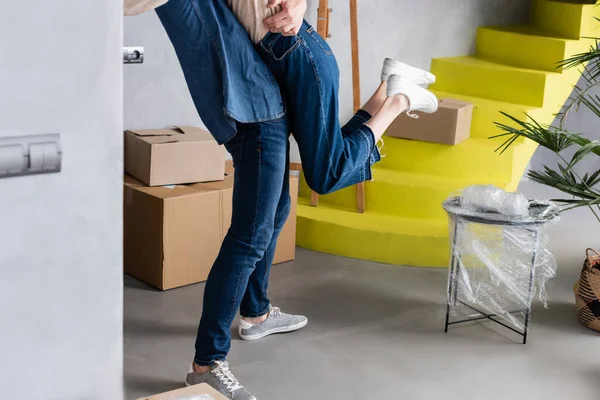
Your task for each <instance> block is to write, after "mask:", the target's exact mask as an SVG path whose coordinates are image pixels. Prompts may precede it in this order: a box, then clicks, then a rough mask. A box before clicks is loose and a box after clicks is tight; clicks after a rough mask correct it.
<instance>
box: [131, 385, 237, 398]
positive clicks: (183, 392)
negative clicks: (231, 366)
mask: <svg viewBox="0 0 600 400" xmlns="http://www.w3.org/2000/svg"><path fill="white" fill-rule="evenodd" d="M192 399H194V400H196V399H198V400H200V399H201V400H226V397H225V396H223V395H222V394H220V393H219V392H217V391H216V390H215V389H213V388H211V387H210V386H208V385H207V384H206V383H202V384H200V385H194V386H189V387H186V388H183V389H178V390H173V391H171V392H166V393H161V394H156V395H154V396H150V397H140V398H139V399H138V400H192Z"/></svg>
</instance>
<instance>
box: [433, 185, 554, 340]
mask: <svg viewBox="0 0 600 400" xmlns="http://www.w3.org/2000/svg"><path fill="white" fill-rule="evenodd" d="M501 192H503V191H502V190H501V189H497V188H493V190H492V189H491V188H490V187H478V188H467V189H465V190H464V191H463V196H467V197H454V198H451V199H449V200H448V201H447V202H445V203H444V208H446V210H447V211H448V213H449V215H450V221H451V223H450V229H451V231H450V233H451V240H452V242H451V243H452V244H453V246H452V260H453V267H451V269H450V282H449V285H450V286H449V289H450V290H449V293H450V294H451V295H450V296H449V302H450V306H451V311H452V314H453V315H454V316H455V317H456V316H458V315H459V316H462V317H465V316H467V317H469V318H470V317H473V316H474V315H477V314H483V315H487V316H492V317H493V318H495V319H498V320H502V322H504V323H507V324H509V325H510V326H512V327H514V328H515V329H517V330H520V331H523V330H524V328H525V317H526V313H527V310H528V309H530V307H531V303H532V300H533V298H534V296H535V295H536V294H537V296H538V297H539V299H540V300H541V301H542V303H543V304H544V306H546V307H547V296H546V290H545V285H546V282H547V281H548V280H549V279H551V278H552V277H554V276H555V275H556V261H555V259H554V257H553V255H552V254H551V253H550V251H549V240H548V228H549V226H551V225H553V224H554V223H556V221H557V220H558V218H557V215H558V211H557V209H556V207H555V206H554V205H552V204H551V203H547V202H546V203H544V202H536V201H530V200H527V198H526V197H525V196H523V195H520V194H509V193H506V192H504V193H501ZM524 201H525V203H524ZM532 267H533V268H532ZM466 314H467V315H466Z"/></svg>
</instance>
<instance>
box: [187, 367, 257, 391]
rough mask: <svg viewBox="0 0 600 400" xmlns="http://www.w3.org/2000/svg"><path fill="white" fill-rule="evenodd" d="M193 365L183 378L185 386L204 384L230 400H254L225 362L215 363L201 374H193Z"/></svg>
mask: <svg viewBox="0 0 600 400" xmlns="http://www.w3.org/2000/svg"><path fill="white" fill-rule="evenodd" d="M193 367H194V365H193V364H192V367H191V368H190V372H189V373H188V374H187V377H186V378H185V384H186V386H193V385H199V384H201V383H206V384H208V385H209V386H211V387H212V388H213V389H215V390H216V391H218V392H219V393H221V394H222V395H223V396H225V397H227V398H228V399H232V400H256V397H254V395H253V394H252V393H250V392H249V391H247V390H246V389H245V388H244V387H243V386H242V385H240V382H238V380H237V379H236V378H235V376H233V373H232V372H231V371H230V370H229V364H227V361H223V362H220V361H217V362H215V365H213V366H212V368H211V370H210V371H208V372H205V373H203V374H199V373H197V372H194V368H193Z"/></svg>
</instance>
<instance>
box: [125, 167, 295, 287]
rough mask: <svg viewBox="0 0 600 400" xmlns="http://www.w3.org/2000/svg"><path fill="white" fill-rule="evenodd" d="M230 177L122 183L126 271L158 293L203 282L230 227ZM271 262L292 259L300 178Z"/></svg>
mask: <svg viewBox="0 0 600 400" xmlns="http://www.w3.org/2000/svg"><path fill="white" fill-rule="evenodd" d="M233 179H234V177H233V176H228V177H226V178H225V179H224V180H223V181H218V182H210V183H198V184H192V185H171V186H163V187H149V186H146V185H144V184H143V183H142V182H140V181H138V180H136V179H134V178H133V177H131V176H128V175H126V176H125V180H124V233H123V236H124V269H125V273H126V274H128V275H131V276H133V277H135V278H137V279H139V280H141V281H144V282H146V283H148V284H149V285H152V286H154V287H156V288H158V289H160V290H168V289H173V288H176V287H181V286H186V285H190V284H194V283H198V282H204V281H205V280H206V279H207V278H208V274H209V272H210V269H211V268H212V265H213V263H214V261H215V259H216V258H217V255H218V254H219V250H220V248H221V243H222V242H223V238H224V237H225V235H226V234H227V231H228V229H229V226H230V224H231V212H232V199H233ZM290 196H291V198H292V207H291V212H290V218H289V219H288V221H287V223H286V224H285V226H284V228H283V230H282V232H281V235H280V237H279V240H278V242H277V249H276V251H275V258H274V261H273V264H279V263H282V262H286V261H291V260H294V259H295V256H296V207H297V202H298V177H295V176H291V177H290Z"/></svg>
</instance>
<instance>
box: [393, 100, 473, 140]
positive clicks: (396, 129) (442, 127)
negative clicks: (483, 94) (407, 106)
mask: <svg viewBox="0 0 600 400" xmlns="http://www.w3.org/2000/svg"><path fill="white" fill-rule="evenodd" d="M416 114H418V115H419V118H418V119H416V118H411V117H409V116H408V115H406V113H402V114H401V115H400V116H399V117H398V118H396V120H395V121H394V122H393V123H392V125H391V126H390V127H389V128H388V130H387V133H386V134H387V136H392V137H398V138H404V139H414V140H420V141H423V142H433V143H442V144H451V145H456V144H459V143H461V142H464V141H465V140H467V139H468V138H469V137H470V136H471V120H472V118H473V104H471V103H467V102H464V101H460V100H454V99H443V100H440V106H439V109H438V111H437V112H436V113H434V114H425V113H420V112H417V113H416Z"/></svg>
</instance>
